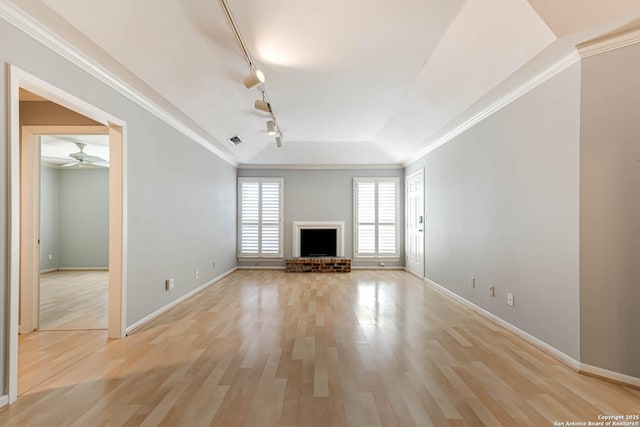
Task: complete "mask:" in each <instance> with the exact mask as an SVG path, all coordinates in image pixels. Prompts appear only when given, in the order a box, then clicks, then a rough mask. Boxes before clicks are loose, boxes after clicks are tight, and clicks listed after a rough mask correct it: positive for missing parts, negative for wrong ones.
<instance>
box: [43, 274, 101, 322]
mask: <svg viewBox="0 0 640 427" xmlns="http://www.w3.org/2000/svg"><path fill="white" fill-rule="evenodd" d="M108 296H109V272H108V271H53V272H51V273H45V274H41V275H40V330H58V331H59V330H77V329H106V328H107V313H108Z"/></svg>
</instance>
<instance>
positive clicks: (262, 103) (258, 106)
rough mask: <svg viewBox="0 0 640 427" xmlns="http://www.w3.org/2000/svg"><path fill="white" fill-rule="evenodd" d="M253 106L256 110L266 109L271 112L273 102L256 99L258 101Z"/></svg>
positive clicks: (266, 111) (265, 110)
mask: <svg viewBox="0 0 640 427" xmlns="http://www.w3.org/2000/svg"><path fill="white" fill-rule="evenodd" d="M253 106H254V108H255V109H256V110H260V111H264V112H265V113H269V114H271V104H270V103H268V102H267V101H261V100H259V99H256V102H255V104H253Z"/></svg>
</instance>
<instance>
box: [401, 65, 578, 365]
mask: <svg viewBox="0 0 640 427" xmlns="http://www.w3.org/2000/svg"><path fill="white" fill-rule="evenodd" d="M579 91H580V67H579V65H574V66H572V67H570V68H569V69H567V70H565V71H564V72H562V73H561V74H559V75H557V76H555V77H554V78H552V79H551V80H549V81H547V82H546V83H544V84H542V85H541V86H539V87H537V88H535V89H534V90H533V91H531V92H529V93H527V94H526V95H524V96H523V97H521V98H520V99H518V100H516V101H515V102H513V103H512V104H510V105H508V106H507V107H505V108H503V109H502V110H500V111H499V112H497V113H495V114H494V115H492V116H490V117H489V118H487V119H485V120H484V121H482V122H480V123H478V124H477V125H475V126H474V127H472V128H471V129H469V130H467V131H466V132H464V133H463V134H461V135H460V136H458V137H456V138H455V139H454V140H452V141H450V142H448V143H447V144H445V145H443V146H441V147H440V148H438V149H436V150H435V151H433V152H432V153H430V154H428V155H427V156H426V157H424V158H422V159H421V160H419V161H418V162H415V163H414V164H412V165H411V166H410V167H409V168H407V171H406V173H407V174H408V173H410V172H412V171H414V170H416V169H418V168H420V167H424V168H425V191H426V212H427V222H426V232H425V247H426V262H425V270H426V275H427V277H428V278H429V279H431V280H433V281H435V282H437V283H438V284H440V285H442V286H444V287H446V288H448V289H449V290H451V291H453V292H455V293H456V294H458V295H460V296H462V297H464V298H465V299H467V300H469V301H471V302H473V303H475V304H477V305H479V306H480V307H482V308H484V309H486V310H488V311H489V312H491V313H493V314H495V315H496V316H498V317H500V318H502V319H504V320H506V321H507V322H509V323H511V324H513V325H515V326H517V327H518V328H520V329H522V330H524V331H526V332H528V333H529V334H531V335H533V336H535V337H537V338H539V339H541V340H542V341H544V342H546V343H548V344H550V345H552V346H553V347H555V348H557V349H559V350H561V351H562V352H564V353H566V354H568V355H570V356H571V357H573V358H575V359H579V357H580V342H579V336H580V324H579V303H578V301H579V277H578V273H579V266H578V258H579V255H578V245H579V243H578V203H579V202H578V191H579V181H578V180H579V164H578V158H579V131H580V128H579V120H580V116H579V107H580V105H579V99H580V92H579ZM472 276H473V277H475V278H476V287H475V288H471V287H470V285H469V278H470V277H472ZM491 285H494V286H495V289H496V296H495V297H494V298H492V297H490V296H489V291H488V288H489V286H491ZM507 292H513V293H515V307H509V306H507V304H506V293H507Z"/></svg>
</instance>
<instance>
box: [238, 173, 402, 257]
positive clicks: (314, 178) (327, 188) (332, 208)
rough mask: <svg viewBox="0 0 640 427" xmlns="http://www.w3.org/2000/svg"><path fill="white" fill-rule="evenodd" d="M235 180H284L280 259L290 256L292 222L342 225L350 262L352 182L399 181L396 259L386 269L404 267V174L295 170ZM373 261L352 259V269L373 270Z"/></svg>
mask: <svg viewBox="0 0 640 427" xmlns="http://www.w3.org/2000/svg"><path fill="white" fill-rule="evenodd" d="M238 175H239V176H253V177H272V176H278V177H284V256H285V257H290V256H292V253H293V252H292V249H291V238H292V223H293V221H344V222H345V236H344V237H345V255H346V256H348V257H351V258H353V178H354V177H372V176H374V177H375V176H397V177H400V195H399V197H400V201H401V203H400V205H401V206H400V220H401V223H400V259H399V260H398V261H391V262H386V265H387V266H388V267H391V266H403V265H404V221H403V218H404V203H402V200H404V197H403V196H402V195H403V194H404V178H403V177H404V174H403V171H402V170H401V169H375V170H372V169H366V170H363V169H354V170H338V169H336V170H333V169H331V170H298V169H285V170H273V169H265V170H261V169H240V170H238ZM379 261H380V260H376V261H363V260H355V259H353V265H354V266H377V264H378V262H379ZM274 264H275V265H283V263H282V262H276V263H274V262H269V261H240V262H239V265H249V266H255V265H274Z"/></svg>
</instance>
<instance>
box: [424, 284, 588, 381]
mask: <svg viewBox="0 0 640 427" xmlns="http://www.w3.org/2000/svg"><path fill="white" fill-rule="evenodd" d="M424 282H425V283H426V284H428V285H429V286H431V287H432V288H433V289H435V290H436V291H438V292H440V293H441V294H443V295H445V296H447V297H449V298H451V299H452V300H454V301H456V302H458V303H460V304H462V305H464V306H465V307H467V308H470V309H471V310H473V311H475V312H476V313H478V314H480V315H481V316H483V317H486V318H487V319H489V320H491V321H492V322H494V323H497V324H498V325H499V326H501V327H503V328H504V329H506V330H507V331H509V332H511V333H512V334H514V335H517V336H519V337H520V338H522V339H523V340H525V341H526V342H528V343H529V344H531V345H533V346H534V347H537V348H539V349H540V350H542V351H544V352H545V353H547V354H549V355H550V356H552V357H554V358H555V359H557V360H558V361H560V362H562V363H564V364H565V365H567V366H569V367H570V368H572V369H574V370H576V371H579V370H580V362H578V361H577V360H575V359H574V358H573V357H571V356H569V355H567V354H565V353H563V352H561V351H560V350H558V349H557V348H555V347H552V346H551V345H549V344H547V343H546V342H544V341H542V340H540V339H538V338H536V337H534V336H533V335H530V334H528V333H527V332H525V331H523V330H522V329H519V328H517V327H515V326H513V325H512V324H511V323H509V322H507V321H506V320H503V319H501V318H499V317H498V316H496V315H495V314H493V313H490V312H488V311H487V310H485V309H484V308H481V307H478V306H477V305H475V304H474V303H472V302H471V301H468V300H466V299H464V298H463V297H461V296H460V295H458V294H456V293H455V292H452V291H450V290H449V289H447V288H445V287H444V286H442V285H439V284H437V283H436V282H434V281H433V280H429V279H427V278H425V279H424Z"/></svg>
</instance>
